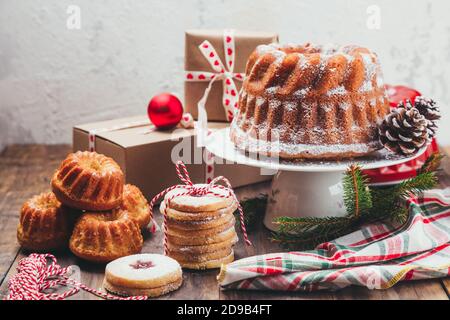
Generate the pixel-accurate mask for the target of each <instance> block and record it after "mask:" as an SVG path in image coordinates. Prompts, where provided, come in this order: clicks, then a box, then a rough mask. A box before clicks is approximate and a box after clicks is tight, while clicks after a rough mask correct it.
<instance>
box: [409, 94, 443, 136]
mask: <svg viewBox="0 0 450 320" xmlns="http://www.w3.org/2000/svg"><path fill="white" fill-rule="evenodd" d="M414 107H415V108H416V109H417V110H419V112H420V114H421V115H423V116H424V117H425V119H427V128H428V135H429V136H430V138H433V137H434V136H435V135H436V131H437V120H439V119H440V118H441V113H440V110H439V107H438V106H437V105H436V102H435V101H434V100H433V99H429V98H425V97H423V96H419V97H417V98H416V100H415V101H414Z"/></svg>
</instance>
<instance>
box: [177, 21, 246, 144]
mask: <svg viewBox="0 0 450 320" xmlns="http://www.w3.org/2000/svg"><path fill="white" fill-rule="evenodd" d="M223 46H224V50H225V64H224V63H223V62H222V60H221V59H220V56H219V55H218V54H217V51H216V49H215V48H214V47H213V45H212V44H211V43H210V42H209V41H208V40H205V41H203V42H202V43H201V44H200V46H199V49H200V51H201V53H202V54H203V56H204V57H205V58H206V60H207V61H208V62H209V64H210V65H211V67H212V69H213V70H214V72H205V71H186V73H185V80H186V81H195V82H197V81H205V82H209V83H208V86H207V87H206V89H205V92H204V94H203V96H202V98H201V99H200V100H199V101H198V104H197V106H198V122H197V143H198V145H199V146H204V145H205V138H206V135H207V130H208V126H207V125H208V117H207V113H206V109H205V105H206V100H207V99H208V95H209V92H210V91H211V88H212V85H213V83H214V81H216V80H222V83H223V95H222V104H223V107H224V110H225V114H226V116H227V119H228V120H229V121H231V120H232V119H233V116H234V113H235V111H236V110H237V108H238V92H237V87H236V83H235V82H234V80H239V81H242V80H243V79H244V73H239V72H234V71H233V70H234V64H235V40H234V30H229V29H227V30H224V33H223Z"/></svg>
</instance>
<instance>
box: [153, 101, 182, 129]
mask: <svg viewBox="0 0 450 320" xmlns="http://www.w3.org/2000/svg"><path fill="white" fill-rule="evenodd" d="M147 113H148V117H149V118H150V121H151V122H152V123H153V124H154V125H155V127H157V128H158V129H170V128H173V127H175V126H176V125H177V124H178V123H179V122H180V120H181V117H182V116H183V105H182V103H181V101H180V100H179V99H178V98H177V97H175V96H174V95H173V94H170V93H161V94H158V95H156V96H154V97H153V98H152V99H151V100H150V102H149V104H148V108H147Z"/></svg>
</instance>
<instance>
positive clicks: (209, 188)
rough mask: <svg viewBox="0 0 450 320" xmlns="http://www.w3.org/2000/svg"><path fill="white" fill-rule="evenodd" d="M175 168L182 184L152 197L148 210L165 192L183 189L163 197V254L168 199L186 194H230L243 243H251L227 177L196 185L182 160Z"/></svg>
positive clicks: (165, 249) (228, 195) (241, 212)
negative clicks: (222, 183) (223, 191)
mask: <svg viewBox="0 0 450 320" xmlns="http://www.w3.org/2000/svg"><path fill="white" fill-rule="evenodd" d="M176 170H177V174H178V177H179V178H180V180H181V181H182V182H183V183H184V184H178V185H175V186H172V187H169V188H167V189H165V190H163V191H161V192H160V193H158V194H157V195H156V196H155V197H153V199H152V201H151V202H150V210H151V211H152V212H153V207H154V206H155V204H156V202H157V201H158V200H159V199H160V198H162V197H164V196H165V195H166V193H168V192H170V191H172V190H175V189H178V188H182V189H183V191H180V192H179V193H175V194H173V195H171V196H170V197H168V198H167V199H164V205H165V208H164V213H163V214H164V222H163V224H164V226H163V228H164V254H166V255H167V253H168V247H167V210H168V209H169V207H170V201H172V200H173V199H174V198H177V197H181V196H186V195H189V196H199V197H200V196H206V195H208V194H210V195H214V196H216V197H220V198H228V197H230V196H231V197H233V199H234V201H236V203H237V205H238V210H239V220H240V223H241V228H242V234H243V236H244V240H245V243H246V244H247V245H252V243H251V242H250V240H249V239H248V236H247V230H246V229H245V222H244V211H243V210H242V207H241V205H240V203H239V200H238V199H237V197H236V194H235V193H234V191H233V189H232V188H231V184H230V182H229V181H228V179H227V178H225V177H223V176H219V177H216V178H214V179H213V180H212V181H211V182H210V183H208V184H206V185H202V186H198V185H194V184H193V183H192V181H191V178H190V177H189V173H188V171H187V169H186V166H185V164H184V163H183V162H182V161H178V162H177V164H176ZM219 181H223V182H224V183H225V186H223V185H220V184H216V183H217V182H219ZM214 188H218V189H221V190H225V191H227V192H228V194H222V193H217V192H214Z"/></svg>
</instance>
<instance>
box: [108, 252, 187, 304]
mask: <svg viewBox="0 0 450 320" xmlns="http://www.w3.org/2000/svg"><path fill="white" fill-rule="evenodd" d="M182 282H183V274H182V270H181V267H180V265H179V263H178V262H177V261H175V260H174V259H172V258H170V257H166V256H163V255H160V254H136V255H131V256H126V257H122V258H119V259H116V260H114V261H112V262H110V263H108V264H107V265H106V271H105V279H104V281H103V287H104V288H105V290H106V291H108V292H110V293H112V294H115V295H120V296H142V295H144V296H147V297H158V296H161V295H163V294H166V293H169V292H171V291H174V290H176V289H178V288H179V287H180V286H181V284H182Z"/></svg>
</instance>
